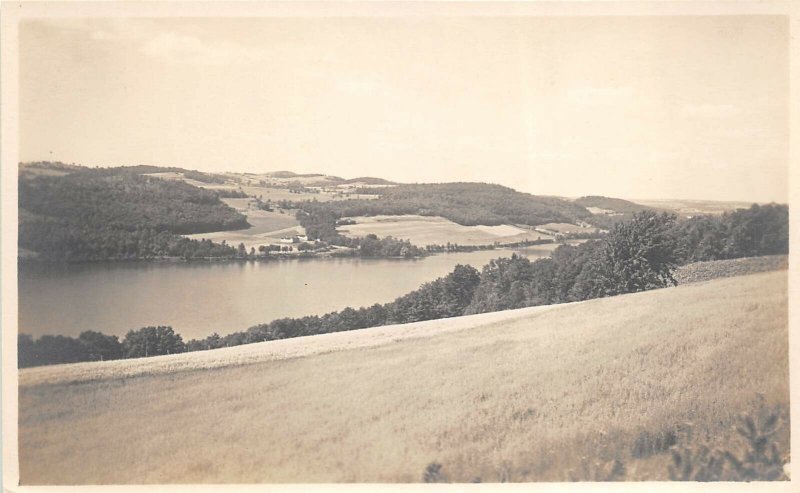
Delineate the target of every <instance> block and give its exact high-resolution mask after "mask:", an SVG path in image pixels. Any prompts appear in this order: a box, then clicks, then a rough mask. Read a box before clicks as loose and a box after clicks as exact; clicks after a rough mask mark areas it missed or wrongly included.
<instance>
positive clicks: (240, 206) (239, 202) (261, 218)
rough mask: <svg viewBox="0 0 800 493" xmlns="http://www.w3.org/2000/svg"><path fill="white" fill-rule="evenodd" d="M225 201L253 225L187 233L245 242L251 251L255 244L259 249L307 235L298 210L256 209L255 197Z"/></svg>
mask: <svg viewBox="0 0 800 493" xmlns="http://www.w3.org/2000/svg"><path fill="white" fill-rule="evenodd" d="M222 201H223V202H225V203H226V204H227V205H229V206H230V207H233V208H234V209H236V210H237V211H238V212H240V213H242V214H244V215H245V216H247V222H249V223H250V225H251V227H250V228H247V229H237V230H233V231H215V232H212V233H197V234H192V235H185V236H186V237H187V238H191V239H195V240H201V239H207V240H211V241H215V242H217V243H220V242H222V241H225V242H227V243H228V244H229V245H232V246H237V245H239V243H244V246H245V248H247V250H248V251H249V250H250V248H251V247H253V248H256V249H258V247H259V246H261V245H271V244H272V245H277V244H279V243H280V239H281V237H283V236H294V235H303V234H305V229H304V228H303V227H302V226H300V223H299V222H298V221H297V219H296V218H295V211H284V212H283V213H281V212H278V211H277V210H272V211H265V210H261V209H257V208H255V205H254V200H253V199H251V198H243V199H238V198H236V199H222Z"/></svg>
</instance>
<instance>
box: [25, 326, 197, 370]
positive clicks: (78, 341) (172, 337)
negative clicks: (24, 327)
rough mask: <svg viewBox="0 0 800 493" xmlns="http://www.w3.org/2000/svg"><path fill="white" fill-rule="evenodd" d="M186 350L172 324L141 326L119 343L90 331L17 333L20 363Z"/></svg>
mask: <svg viewBox="0 0 800 493" xmlns="http://www.w3.org/2000/svg"><path fill="white" fill-rule="evenodd" d="M184 352H186V344H184V342H183V338H182V337H181V336H180V334H176V333H175V331H174V330H172V327H167V326H158V327H142V328H141V329H139V330H131V331H128V333H127V334H126V335H125V338H124V339H123V340H122V341H121V342H120V340H119V338H118V337H117V336H113V335H106V334H103V333H101V332H97V331H92V330H87V331H84V332H81V334H80V335H79V336H78V337H77V338H73V337H69V336H62V335H55V336H53V335H44V336H41V337H39V338H38V339H34V338H33V337H32V336H30V335H28V334H19V336H18V366H19V367H20V368H27V367H31V366H42V365H54V364H59V363H77V362H81V361H108V360H115V359H122V358H143V357H148V356H158V355H163V354H175V353H184Z"/></svg>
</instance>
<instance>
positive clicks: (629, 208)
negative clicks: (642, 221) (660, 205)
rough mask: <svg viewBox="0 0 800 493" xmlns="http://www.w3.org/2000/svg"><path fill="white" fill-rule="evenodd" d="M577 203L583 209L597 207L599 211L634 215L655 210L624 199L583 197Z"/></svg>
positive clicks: (597, 196)
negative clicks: (634, 213) (604, 210)
mask: <svg viewBox="0 0 800 493" xmlns="http://www.w3.org/2000/svg"><path fill="white" fill-rule="evenodd" d="M575 203H576V204H578V205H581V206H583V207H597V208H598V209H606V210H610V211H614V212H618V213H626V212H630V213H633V212H641V211H650V210H654V209H653V208H652V207H648V206H646V205H641V204H637V203H634V202H631V201H628V200H623V199H615V198H612V197H603V196H600V195H590V196H587V197H581V198H579V199H577V200H575Z"/></svg>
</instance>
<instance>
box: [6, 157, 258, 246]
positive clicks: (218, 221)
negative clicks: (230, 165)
mask: <svg viewBox="0 0 800 493" xmlns="http://www.w3.org/2000/svg"><path fill="white" fill-rule="evenodd" d="M136 168H139V167H136ZM19 208H20V213H19V246H20V247H22V248H25V249H27V250H30V251H33V252H36V253H37V254H38V255H39V258H41V259H44V260H105V259H131V258H153V257H160V256H181V257H185V258H195V257H200V256H211V257H213V256H231V255H232V253H231V250H230V249H229V247H227V246H225V245H217V244H214V243H211V242H199V241H193V240H188V239H186V238H183V237H181V236H179V235H181V234H191V233H204V232H210V231H221V230H231V229H239V228H246V227H248V226H249V225H248V223H247V220H246V218H245V217H244V216H243V215H241V214H239V213H237V212H236V211H235V210H233V209H231V208H230V207H228V206H227V205H225V204H224V203H222V202H221V201H220V200H219V197H218V195H217V194H216V193H215V192H212V191H209V190H203V189H201V188H197V187H194V186H192V185H189V184H187V183H184V182H179V181H168V180H161V179H158V178H153V177H148V176H142V175H140V174H136V173H134V172H133V171H131V169H129V168H125V169H122V170H119V169H87V168H80V169H79V171H75V172H72V173H69V174H66V175H63V176H47V175H39V176H33V177H26V178H23V177H20V180H19Z"/></svg>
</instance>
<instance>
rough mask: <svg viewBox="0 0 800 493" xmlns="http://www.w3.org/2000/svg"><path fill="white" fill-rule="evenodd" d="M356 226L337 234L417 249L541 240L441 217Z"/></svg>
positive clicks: (363, 221)
mask: <svg viewBox="0 0 800 493" xmlns="http://www.w3.org/2000/svg"><path fill="white" fill-rule="evenodd" d="M352 219H354V220H355V221H356V224H352V225H348V226H340V227H339V228H338V230H339V231H340V232H341V233H342V234H343V235H346V236H350V237H356V236H366V235H368V234H375V235H377V236H378V237H384V236H393V237H395V238H400V239H403V240H410V241H411V243H413V244H415V245H418V246H425V245H445V244H447V243H448V242H449V243H457V244H459V245H491V244H493V243H495V242H500V243H514V242H518V241H522V240H525V239H529V240H535V239H536V238H539V237H541V236H543V234H542V233H537V232H535V231H531V230H528V229H523V228H520V227H517V226H512V225H507V224H504V225H499V226H462V225H461V224H457V223H454V222H452V221H450V220H448V219H445V218H443V217H429V216H417V215H402V216H369V217H366V216H359V217H354V218H352Z"/></svg>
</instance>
